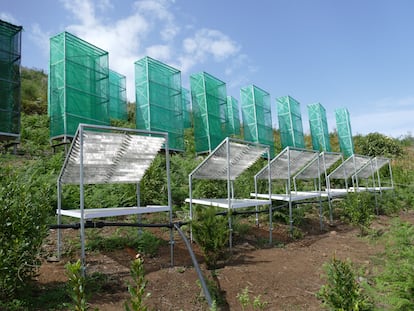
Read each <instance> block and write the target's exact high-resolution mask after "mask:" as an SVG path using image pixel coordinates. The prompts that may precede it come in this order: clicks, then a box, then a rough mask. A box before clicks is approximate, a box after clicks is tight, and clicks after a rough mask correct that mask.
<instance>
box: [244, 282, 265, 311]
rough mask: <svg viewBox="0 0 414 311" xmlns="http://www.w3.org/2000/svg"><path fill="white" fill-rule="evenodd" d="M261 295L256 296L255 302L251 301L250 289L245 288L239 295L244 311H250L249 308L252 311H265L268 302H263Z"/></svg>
mask: <svg viewBox="0 0 414 311" xmlns="http://www.w3.org/2000/svg"><path fill="white" fill-rule="evenodd" d="M261 298H262V297H261V295H258V296H255V297H254V298H253V301H251V300H250V296H249V288H248V287H245V288H244V289H243V291H242V292H241V293H239V294H237V299H238V300H239V302H240V305H241V307H242V310H243V311H244V310H248V308H249V306H250V307H251V309H252V310H264V309H265V308H266V306H267V302H266V301H261Z"/></svg>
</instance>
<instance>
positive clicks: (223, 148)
mask: <svg viewBox="0 0 414 311" xmlns="http://www.w3.org/2000/svg"><path fill="white" fill-rule="evenodd" d="M263 154H266V155H267V159H268V165H269V163H270V150H269V146H267V145H263V144H258V143H253V142H247V141H243V140H238V139H234V138H229V137H227V138H225V139H224V140H223V141H222V142H221V143H220V144H219V145H218V146H217V147H216V148H215V149H214V150H213V151H212V152H211V153H210V154H209V155H208V156H207V157H206V158H205V159H204V161H203V162H201V163H200V164H199V165H198V166H197V167H196V168H195V169H194V170H193V171H192V172H191V173H190V174H189V175H188V179H189V198H187V199H186V200H185V201H186V202H187V203H189V204H190V219H191V220H192V219H193V204H200V205H204V206H215V207H220V208H224V209H227V210H228V211H229V213H228V219H229V228H230V237H229V244H230V248H231V247H232V243H233V242H232V221H231V214H232V213H231V211H232V210H233V209H238V208H248V207H255V208H256V211H257V212H258V207H259V206H262V205H269V221H270V224H269V241H270V243H272V229H273V228H272V204H271V203H272V202H271V200H270V197H269V196H270V187H269V195H268V197H267V198H268V200H258V199H257V198H256V199H237V198H235V197H234V181H235V180H236V178H237V177H238V176H239V175H240V174H241V173H243V171H245V170H246V169H247V168H249V167H250V166H251V165H252V164H253V163H255V162H256V161H257V160H258V159H259V158H260V157H261V156H263ZM268 178H269V181H270V170H269V175H268ZM193 179H210V180H212V179H215V180H226V181H227V198H223V199H195V198H193V191H192V187H193ZM257 222H258V215H257V213H256V224H257ZM191 239H192V233H191Z"/></svg>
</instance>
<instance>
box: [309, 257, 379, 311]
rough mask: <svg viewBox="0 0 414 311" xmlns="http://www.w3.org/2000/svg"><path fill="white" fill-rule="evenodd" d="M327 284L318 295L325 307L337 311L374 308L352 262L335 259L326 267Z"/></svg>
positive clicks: (366, 310)
mask: <svg viewBox="0 0 414 311" xmlns="http://www.w3.org/2000/svg"><path fill="white" fill-rule="evenodd" d="M324 268H325V272H326V279H327V283H326V284H325V285H323V286H322V287H321V289H320V290H319V292H318V293H317V297H318V299H320V300H322V303H323V304H324V306H326V307H328V309H329V310H335V311H368V310H372V309H373V306H372V303H371V302H370V300H369V298H368V296H366V295H365V294H364V293H363V291H362V288H361V286H360V285H359V283H358V282H357V278H356V275H355V273H354V271H353V268H352V264H351V262H350V261H342V260H338V259H336V258H335V257H334V258H332V260H331V261H330V262H329V263H328V264H326V265H325V266H324Z"/></svg>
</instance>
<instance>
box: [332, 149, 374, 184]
mask: <svg viewBox="0 0 414 311" xmlns="http://www.w3.org/2000/svg"><path fill="white" fill-rule="evenodd" d="M370 161H371V158H370V157H367V156H361V155H356V154H353V155H352V156H350V157H349V158H348V159H346V160H345V161H344V162H342V164H341V165H340V166H338V167H337V168H336V169H335V170H334V171H333V172H332V173H331V174H329V178H330V179H345V178H349V177H351V176H352V175H354V174H355V173H357V172H358V171H359V170H360V169H361V168H363V167H364V166H365V165H367V163H369V162H370Z"/></svg>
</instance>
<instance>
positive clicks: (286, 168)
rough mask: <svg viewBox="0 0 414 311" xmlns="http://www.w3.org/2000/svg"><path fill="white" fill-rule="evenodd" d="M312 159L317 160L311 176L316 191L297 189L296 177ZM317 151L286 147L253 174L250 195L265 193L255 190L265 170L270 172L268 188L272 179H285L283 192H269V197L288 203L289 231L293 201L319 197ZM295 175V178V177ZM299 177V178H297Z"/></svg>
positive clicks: (257, 195) (308, 165) (291, 224)
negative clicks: (252, 189)
mask: <svg viewBox="0 0 414 311" xmlns="http://www.w3.org/2000/svg"><path fill="white" fill-rule="evenodd" d="M313 161H317V175H315V176H313V177H314V178H315V179H316V181H317V189H316V191H297V187H296V179H297V178H298V176H299V174H300V173H301V172H303V170H304V169H306V168H309V167H310V165H311V164H312V162H313ZM319 161H320V160H319V152H318V151H315V150H307V149H303V148H296V147H290V146H288V147H286V148H285V149H283V150H282V151H281V152H280V153H279V154H278V155H277V156H276V157H275V158H274V159H273V160H272V161H271V162H270V165H269V166H268V167H267V166H266V167H264V168H262V169H261V170H260V171H259V172H258V173H257V174H256V175H255V176H254V182H255V192H254V193H251V194H250V195H251V196H252V197H256V198H259V197H263V196H266V195H265V194H259V193H258V192H257V188H258V187H257V182H258V179H265V178H264V177H265V176H266V174H267V171H271V173H270V176H271V178H270V181H269V184H270V185H269V188H270V189H271V184H272V181H273V180H285V182H286V184H285V189H286V192H285V193H284V194H274V193H272V192H271V196H270V198H271V199H272V200H275V201H285V202H288V204H289V222H290V231H291V232H292V230H293V215H292V208H293V202H296V201H304V200H308V199H312V198H320V196H321V188H320V186H321V185H320V163H319ZM295 177H297V178H295ZM298 179H299V178H298ZM292 183H293V186H294V191H292V189H291V188H292ZM270 191H271V190H270ZM319 203H320V209H319V210H320V221H321V226H322V203H321V201H320V200H319Z"/></svg>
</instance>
